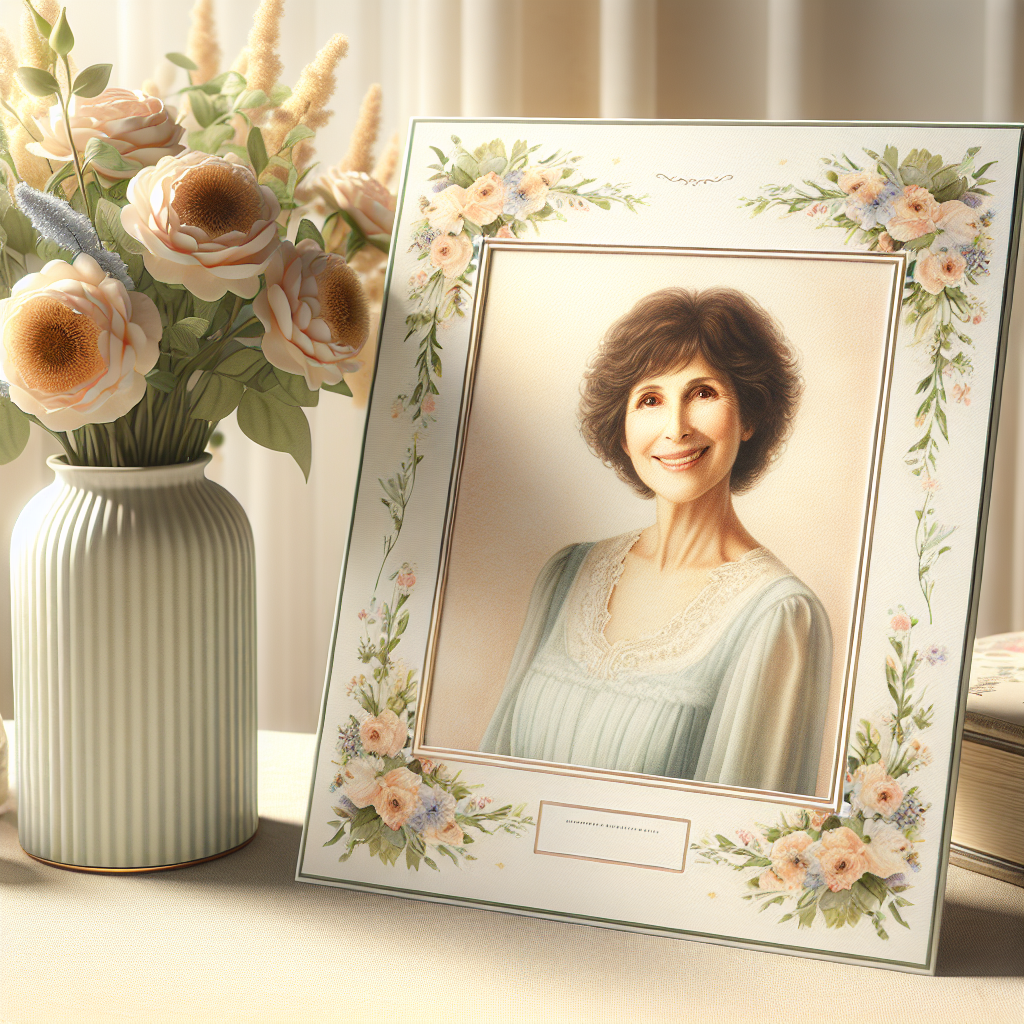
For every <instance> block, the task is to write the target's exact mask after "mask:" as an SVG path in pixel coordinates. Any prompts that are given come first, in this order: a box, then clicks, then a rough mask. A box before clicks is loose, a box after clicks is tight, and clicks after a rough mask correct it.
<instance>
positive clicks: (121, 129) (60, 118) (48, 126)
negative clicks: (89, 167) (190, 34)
mask: <svg viewBox="0 0 1024 1024" xmlns="http://www.w3.org/2000/svg"><path fill="white" fill-rule="evenodd" d="M69 115H70V120H71V141H73V142H74V147H75V150H77V152H78V153H79V155H82V154H84V153H85V147H86V146H88V145H89V140H90V139H103V140H104V141H106V142H109V143H110V144H111V145H112V146H113V147H114V148H115V149H116V150H117V151H118V152H119V153H120V154H121V156H123V157H124V158H125V160H127V161H128V162H129V163H131V164H133V165H134V166H133V167H132V168H131V169H130V170H123V171H112V170H108V169H107V168H103V167H99V166H98V165H97V166H96V169H97V170H98V171H99V172H100V174H102V175H103V177H105V178H111V179H113V178H130V177H132V175H134V174H137V173H138V172H139V171H140V170H142V168H143V167H151V166H152V165H153V164H155V163H156V162H157V161H158V160H160V159H161V158H163V157H165V156H177V155H178V154H179V153H180V152H182V150H184V148H185V147H184V145H182V143H181V136H182V135H183V134H184V132H185V129H184V127H182V126H181V125H179V124H175V123H174V116H175V111H174V109H173V107H165V106H164V104H163V101H162V100H160V99H158V98H157V97H156V96H147V95H146V94H145V93H143V92H136V91H134V90H133V89H119V88H110V89H104V90H103V92H101V93H100V94H99V96H93V97H90V98H85V97H82V96H72V98H71V109H70V111H69ZM36 123H37V124H38V126H39V131H40V132H41V133H42V136H43V138H42V141H41V142H30V143H29V144H28V146H27V149H28V151H29V152H30V153H34V154H35V155H36V156H41V157H43V159H45V160H52V161H53V162H54V163H67V162H68V161H69V160H70V159H71V141H69V140H68V130H67V126H66V125H65V124H64V115H63V113H62V111H61V107H60V104H59V103H55V104H54V105H53V106H52V107H51V108H50V114H49V118H46V119H40V120H39V121H37V122H36Z"/></svg>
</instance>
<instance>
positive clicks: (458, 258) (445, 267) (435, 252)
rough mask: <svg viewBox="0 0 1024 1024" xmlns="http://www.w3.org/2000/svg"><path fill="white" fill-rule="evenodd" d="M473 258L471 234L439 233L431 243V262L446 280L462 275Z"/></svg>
mask: <svg viewBox="0 0 1024 1024" xmlns="http://www.w3.org/2000/svg"><path fill="white" fill-rule="evenodd" d="M472 259H473V243H472V242H471V241H470V240H469V235H438V236H437V238H435V239H434V241H433V242H431V243H430V263H431V266H434V267H437V269H438V270H440V271H441V272H442V273H443V274H444V276H445V278H446V280H449V281H452V280H454V279H455V278H457V277H461V276H462V274H463V273H464V272H465V270H466V267H468V266H469V263H470V260H472Z"/></svg>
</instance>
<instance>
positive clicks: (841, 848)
mask: <svg viewBox="0 0 1024 1024" xmlns="http://www.w3.org/2000/svg"><path fill="white" fill-rule="evenodd" d="M818 863H819V864H821V870H822V874H823V875H824V876H825V884H826V885H827V886H828V887H829V888H830V889H831V890H832V891H833V892H839V891H840V890H841V889H849V888H850V887H851V886H852V885H853V883H854V882H856V881H857V879H858V878H860V876H861V875H863V874H864V872H865V871H867V870H868V862H867V856H866V854H865V846H864V842H863V840H862V839H861V838H860V836H858V835H857V833H856V832H854V831H853V829H850V828H847V827H846V826H845V825H843V826H842V827H841V828H836V829H832V830H831V831H830V832H826V833H824V834H823V835H822V837H821V842H820V843H819V851H818Z"/></svg>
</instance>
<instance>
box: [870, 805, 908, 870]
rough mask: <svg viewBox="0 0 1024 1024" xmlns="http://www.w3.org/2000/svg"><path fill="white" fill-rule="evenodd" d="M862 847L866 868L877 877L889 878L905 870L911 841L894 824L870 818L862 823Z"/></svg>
mask: <svg viewBox="0 0 1024 1024" xmlns="http://www.w3.org/2000/svg"><path fill="white" fill-rule="evenodd" d="M864 838H865V839H866V840H870V842H867V843H866V844H865V847H864V856H865V857H866V858H867V870H868V871H870V872H871V874H873V875H878V877H879V878H889V877H891V876H892V875H898V874H900V872H902V871H905V870H906V867H907V855H908V854H909V853H910V852H911V848H912V847H913V843H911V841H910V840H909V839H908V838H907V837H906V836H905V835H904V834H903V833H902V832H901V831H900V830H899V829H898V828H897V827H896V826H895V825H888V824H886V823H885V822H882V821H877V820H876V819H874V818H872V819H871V820H870V821H866V822H865V823H864Z"/></svg>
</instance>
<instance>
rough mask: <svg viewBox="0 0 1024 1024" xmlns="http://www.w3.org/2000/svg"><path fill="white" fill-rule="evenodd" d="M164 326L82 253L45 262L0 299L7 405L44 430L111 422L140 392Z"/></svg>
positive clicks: (138, 296)
mask: <svg viewBox="0 0 1024 1024" xmlns="http://www.w3.org/2000/svg"><path fill="white" fill-rule="evenodd" d="M162 333H163V328H162V326H161V323H160V314H159V313H158V312H157V308H156V306H155V305H154V304H153V300H152V299H150V298H149V296H147V295H143V294H142V293H141V292H129V291H128V290H127V289H126V288H125V286H124V285H123V284H121V282H120V281H118V280H116V279H115V278H113V277H108V276H107V274H106V273H104V271H103V270H102V269H101V268H100V266H99V264H98V263H97V262H96V261H95V260H94V259H93V258H92V257H91V256H87V255H86V254H85V253H82V254H81V255H79V256H78V257H77V258H76V259H75V262H74V263H66V262H65V261H64V260H51V261H50V262H49V263H47V264H46V266H44V267H43V269H42V270H40V271H39V273H37V274H29V275H28V276H26V277H23V278H22V279H21V280H20V281H19V282H18V283H17V284H16V285H15V286H14V289H13V291H12V293H11V296H10V298H8V299H4V300H3V301H2V302H0V365H2V367H3V375H4V377H5V378H6V379H7V381H8V382H9V384H10V386H11V400H12V401H13V402H14V404H15V405H16V406H18V408H19V409H22V410H23V411H24V412H27V413H29V414H30V415H32V416H37V417H39V419H40V420H41V421H42V423H43V425H44V426H46V427H47V428H49V429H50V430H56V431H60V430H76V429H77V428H78V427H81V426H84V425H85V424H86V423H111V422H113V421H114V420H116V419H117V418H118V417H119V416H123V415H124V414H125V413H126V412H128V410H129V409H131V408H132V407H133V406H134V405H136V404H137V403H138V402H139V400H140V399H141V398H142V396H143V395H144V394H145V393H146V376H145V375H146V374H147V373H148V372H149V371H150V370H152V369H153V367H154V366H155V365H156V361H157V359H158V358H159V356H160V337H161V335H162Z"/></svg>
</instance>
